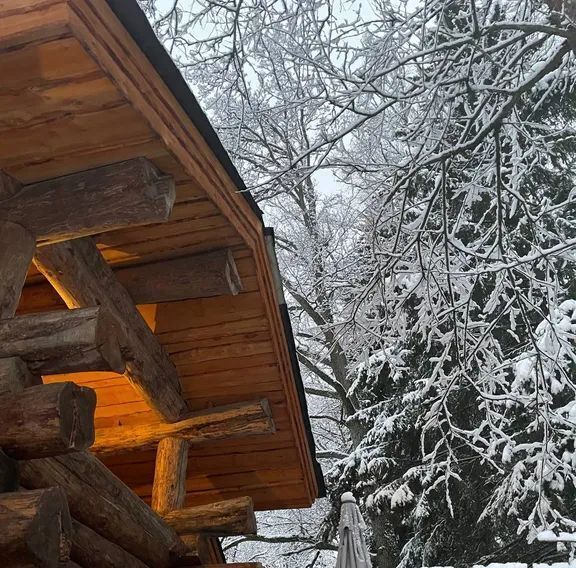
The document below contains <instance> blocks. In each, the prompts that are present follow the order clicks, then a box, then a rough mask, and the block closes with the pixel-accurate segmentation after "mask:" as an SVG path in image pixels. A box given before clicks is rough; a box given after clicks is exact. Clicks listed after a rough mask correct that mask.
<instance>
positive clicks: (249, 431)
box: [92, 400, 274, 457]
mask: <svg viewBox="0 0 576 568" xmlns="http://www.w3.org/2000/svg"><path fill="white" fill-rule="evenodd" d="M272 432H274V422H273V420H272V415H271V411H270V406H269V404H268V401H266V400H259V401H256V402H246V403H240V404H232V405H229V406H222V407H219V408H211V409H209V410H205V411H202V412H195V413H193V414H190V415H189V416H188V418H185V419H184V420H181V421H180V422H176V423H174V424H166V423H153V424H141V425H135V426H115V427H111V428H99V429H97V431H96V441H95V442H94V445H93V446H92V451H93V452H94V453H95V454H97V455H98V456H100V457H104V456H110V455H115V454H122V453H125V452H127V451H131V450H150V449H154V448H155V447H156V445H157V444H158V442H160V440H161V439H163V438H167V437H173V438H184V439H186V440H188V441H189V443H191V444H196V443H200V442H205V441H208V440H222V439H225V438H236V437H242V436H251V435H258V434H270V433H272Z"/></svg>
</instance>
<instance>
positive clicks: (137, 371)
mask: <svg viewBox="0 0 576 568" xmlns="http://www.w3.org/2000/svg"><path fill="white" fill-rule="evenodd" d="M34 262H35V264H36V266H37V267H38V269H39V270H40V272H42V273H43V274H44V276H46V278H47V279H48V280H49V282H50V283H51V284H52V285H53V286H54V288H55V289H56V290H57V291H58V293H59V294H60V296H62V298H63V299H64V301H65V302H66V304H67V306H68V307H69V308H82V307H87V306H96V305H101V306H102V307H104V308H106V310H108V311H109V312H110V313H111V314H113V315H114V316H115V318H116V319H117V320H118V322H121V324H122V326H123V328H124V332H125V334H126V347H125V350H124V351H125V353H126V355H127V359H128V360H127V364H126V371H125V376H126V377H127V378H128V380H129V381H130V383H131V384H132V386H133V387H134V388H135V389H136V390H137V391H138V392H139V393H140V394H141V396H142V397H143V398H144V400H145V401H146V402H147V403H148V404H149V406H150V407H151V408H152V409H154V410H156V411H157V412H158V413H159V414H160V415H161V416H162V418H164V420H167V421H168V422H175V421H177V420H180V419H181V418H182V417H183V416H184V415H185V414H186V413H187V412H188V406H187V404H186V401H185V400H184V398H183V397H182V395H181V386H180V380H179V379H178V374H177V372H176V368H175V367H174V365H173V364H172V362H171V361H170V358H169V357H168V354H167V353H166V352H165V351H164V349H163V348H162V346H161V345H160V343H159V342H158V340H157V339H156V337H155V336H154V334H153V333H152V331H151V330H150V328H149V327H148V325H147V324H146V322H145V321H144V319H143V318H142V316H141V315H140V313H139V312H138V310H137V309H136V306H135V305H134V302H133V301H132V298H131V297H130V295H129V294H128V292H127V291H126V289H125V288H124V287H123V286H122V285H121V284H120V283H119V282H118V280H117V279H116V277H115V276H114V273H113V272H112V270H111V269H110V267H109V266H108V264H107V263H106V261H105V260H104V258H103V257H102V255H101V254H100V252H99V251H98V249H97V248H96V245H95V244H94V242H93V241H92V240H91V239H80V240H76V241H70V242H65V243H60V244H57V245H52V246H48V247H43V248H42V249H40V250H39V251H38V253H37V255H36V258H35V261H34Z"/></svg>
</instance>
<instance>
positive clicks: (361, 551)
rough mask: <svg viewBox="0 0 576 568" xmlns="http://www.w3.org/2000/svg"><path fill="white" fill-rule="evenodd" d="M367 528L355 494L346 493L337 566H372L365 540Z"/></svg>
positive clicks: (350, 567) (340, 567)
mask: <svg viewBox="0 0 576 568" xmlns="http://www.w3.org/2000/svg"><path fill="white" fill-rule="evenodd" d="M365 530H366V523H365V522H364V519H363V518H362V515H361V514H360V509H358V505H357V504H356V499H354V495H352V493H344V495H342V509H341V511H340V525H339V527H338V533H339V536H340V546H339V547H338V558H337V560H336V568H371V566H372V564H371V562H370V554H369V552H368V547H367V546H366V541H365V540H364V531H365Z"/></svg>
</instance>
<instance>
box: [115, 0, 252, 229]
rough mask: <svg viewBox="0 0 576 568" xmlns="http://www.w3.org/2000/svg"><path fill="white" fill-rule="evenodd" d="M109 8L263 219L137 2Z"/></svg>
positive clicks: (127, 1)
mask: <svg viewBox="0 0 576 568" xmlns="http://www.w3.org/2000/svg"><path fill="white" fill-rule="evenodd" d="M106 1H107V2H108V5H109V6H110V8H111V9H112V11H113V12H114V14H116V17H117V18H118V19H119V20H120V22H122V25H123V26H124V27H125V28H126V30H127V31H128V33H129V34H130V35H131V36H132V39H133V40H134V41H135V42H136V43H137V44H138V46H139V47H140V49H141V50H142V52H143V53H144V55H145V56H146V58H147V59H148V61H150V63H151V64H152V66H153V67H154V68H155V69H156V72H157V73H158V74H159V75H160V77H162V80H163V81H164V83H165V84H166V86H167V87H168V88H169V89H170V91H172V94H173V95H174V97H176V100H177V101H178V102H179V103H180V106H181V107H182V108H183V109H184V111H185V112H186V114H187V115H188V116H189V117H190V119H191V120H192V122H193V123H194V125H195V126H196V128H197V129H198V130H199V132H200V134H202V137H203V138H204V140H206V142H207V144H208V146H210V149H211V150H212V151H213V152H214V154H215V155H216V157H217V158H218V161H219V162H220V163H221V164H222V165H223V166H224V169H225V170H226V172H227V173H228V175H229V176H230V178H231V179H232V181H233V182H234V184H235V185H236V187H237V188H238V190H239V191H240V192H241V193H242V195H243V196H244V198H245V199H246V201H247V202H248V204H249V205H250V207H251V208H252V210H253V211H254V213H256V215H257V216H258V217H259V218H260V219H262V210H261V209H260V207H258V204H257V203H256V201H255V200H254V197H252V194H251V193H250V192H249V191H248V190H247V189H246V185H245V183H244V181H243V180H242V178H241V177H240V174H239V173H238V170H237V169H236V167H235V166H234V164H233V163H232V160H231V159H230V156H229V155H228V152H226V150H225V149H224V146H223V145H222V142H220V138H218V134H216V131H215V130H214V128H213V127H212V125H211V124H210V121H209V120H208V117H207V116H206V114H205V113H204V111H203V110H202V107H201V106H200V104H199V103H198V101H197V100H196V97H195V96H194V93H192V91H191V90H190V87H189V86H188V83H186V81H185V80H184V77H182V74H181V73H180V71H179V69H178V67H176V64H175V63H174V61H173V60H172V58H171V57H170V55H169V54H168V52H167V51H166V50H165V49H164V47H163V46H162V44H161V43H160V41H159V40H158V38H157V37H156V34H155V33H154V30H153V29H152V26H151V25H150V22H149V21H148V18H147V17H146V15H145V14H144V12H143V11H142V9H141V8H140V6H138V3H137V2H136V0H106Z"/></svg>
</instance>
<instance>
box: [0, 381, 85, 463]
mask: <svg viewBox="0 0 576 568" xmlns="http://www.w3.org/2000/svg"><path fill="white" fill-rule="evenodd" d="M95 409H96V393H95V392H94V391H93V390H92V389H91V388H88V387H79V386H77V385H75V384H74V383H69V382H67V383H52V384H47V385H39V386H35V387H29V388H26V389H24V390H23V391H22V392H19V393H9V394H4V395H0V446H1V447H2V449H3V450H4V451H5V452H6V453H7V454H8V455H9V456H11V457H14V458H18V459H27V458H42V457H48V456H57V455H61V454H66V453H69V452H74V451H78V450H85V449H87V448H89V447H90V446H91V445H92V443H93V442H94V411H95Z"/></svg>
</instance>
